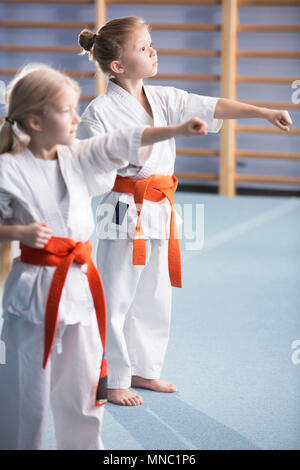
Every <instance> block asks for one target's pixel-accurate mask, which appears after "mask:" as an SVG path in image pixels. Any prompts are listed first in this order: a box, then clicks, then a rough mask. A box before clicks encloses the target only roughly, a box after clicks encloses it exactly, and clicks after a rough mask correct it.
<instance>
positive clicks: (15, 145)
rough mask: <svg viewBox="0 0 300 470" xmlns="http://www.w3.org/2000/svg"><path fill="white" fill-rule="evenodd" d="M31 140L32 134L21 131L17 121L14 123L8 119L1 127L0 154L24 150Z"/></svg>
mask: <svg viewBox="0 0 300 470" xmlns="http://www.w3.org/2000/svg"><path fill="white" fill-rule="evenodd" d="M29 142H30V136H29V135H28V134H26V133H25V132H24V131H21V130H20V129H19V128H18V126H17V124H16V122H14V124H12V123H10V122H8V121H7V120H5V121H4V123H3V124H2V126H1V129H0V155H1V154H2V153H6V152H10V153H14V154H15V153H19V152H22V151H23V150H24V148H25V147H27V145H28V144H29Z"/></svg>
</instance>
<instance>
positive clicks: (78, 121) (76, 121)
mask: <svg viewBox="0 0 300 470" xmlns="http://www.w3.org/2000/svg"><path fill="white" fill-rule="evenodd" d="M80 121H81V117H80V116H79V114H78V113H75V115H74V122H75V123H76V124H79V123H80Z"/></svg>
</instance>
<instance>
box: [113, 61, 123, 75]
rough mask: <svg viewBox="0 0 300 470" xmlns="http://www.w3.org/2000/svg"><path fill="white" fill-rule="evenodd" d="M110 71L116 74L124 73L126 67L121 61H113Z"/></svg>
mask: <svg viewBox="0 0 300 470" xmlns="http://www.w3.org/2000/svg"><path fill="white" fill-rule="evenodd" d="M110 69H111V71H112V72H114V73H124V71H125V70H124V67H123V65H122V64H121V62H120V61H119V60H113V61H112V62H111V63H110Z"/></svg>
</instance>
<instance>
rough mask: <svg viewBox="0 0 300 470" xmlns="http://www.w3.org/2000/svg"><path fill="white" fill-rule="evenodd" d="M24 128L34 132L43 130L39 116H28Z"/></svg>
mask: <svg viewBox="0 0 300 470" xmlns="http://www.w3.org/2000/svg"><path fill="white" fill-rule="evenodd" d="M26 127H27V128H28V129H31V130H33V131H36V132H40V131H42V130H43V126H42V119H41V116H39V115H37V114H29V115H28V116H26Z"/></svg>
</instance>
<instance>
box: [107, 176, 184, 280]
mask: <svg viewBox="0 0 300 470" xmlns="http://www.w3.org/2000/svg"><path fill="white" fill-rule="evenodd" d="M176 188H177V178H176V176H175V175H173V176H163V175H152V176H150V177H149V178H144V179H141V180H136V179H132V178H128V177H122V176H119V175H117V178H116V181H115V185H114V187H113V189H112V191H116V192H119V193H131V194H133V195H134V202H135V204H136V209H137V214H138V221H137V225H136V230H135V238H134V241H133V264H134V265H145V264H146V242H145V239H144V238H138V237H144V232H143V228H142V224H141V211H142V208H143V202H144V199H147V200H149V201H154V202H158V201H162V200H163V199H164V198H165V197H166V198H167V199H168V201H169V203H170V205H171V222H170V238H169V253H168V264H169V276H170V281H171V285H172V286H174V287H182V282H181V260H180V246H179V241H178V236H177V227H176V223H175V222H176V221H175V209H174V193H175V191H176Z"/></svg>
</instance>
